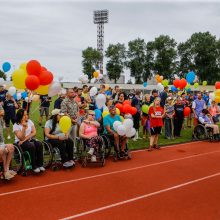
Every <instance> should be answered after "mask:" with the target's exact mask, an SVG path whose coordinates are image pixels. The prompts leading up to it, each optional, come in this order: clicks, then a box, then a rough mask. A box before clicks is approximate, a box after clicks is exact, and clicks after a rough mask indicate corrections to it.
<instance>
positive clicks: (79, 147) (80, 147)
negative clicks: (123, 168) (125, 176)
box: [75, 137, 106, 167]
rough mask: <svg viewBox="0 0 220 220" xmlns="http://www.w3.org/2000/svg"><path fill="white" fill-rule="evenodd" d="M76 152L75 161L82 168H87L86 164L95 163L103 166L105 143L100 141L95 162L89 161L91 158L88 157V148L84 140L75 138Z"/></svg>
mask: <svg viewBox="0 0 220 220" xmlns="http://www.w3.org/2000/svg"><path fill="white" fill-rule="evenodd" d="M75 147H76V152H75V156H76V157H77V160H78V161H79V162H80V163H81V164H82V167H87V165H88V163H93V164H94V163H96V164H100V165H101V166H102V167H104V166H105V158H106V157H105V148H106V146H105V142H104V140H103V139H102V144H101V147H100V148H99V151H98V152H96V159H97V161H96V162H92V161H91V157H90V156H89V155H88V151H89V149H90V147H89V146H88V145H87V144H86V141H85V139H83V138H80V137H77V138H76V146H75Z"/></svg>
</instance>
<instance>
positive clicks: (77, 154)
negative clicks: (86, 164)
mask: <svg viewBox="0 0 220 220" xmlns="http://www.w3.org/2000/svg"><path fill="white" fill-rule="evenodd" d="M73 152H74V156H73V157H74V160H75V161H77V160H78V161H81V160H82V154H83V143H82V140H81V138H79V137H77V138H76V141H75V146H74V151H73Z"/></svg>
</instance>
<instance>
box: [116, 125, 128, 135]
mask: <svg viewBox="0 0 220 220" xmlns="http://www.w3.org/2000/svg"><path fill="white" fill-rule="evenodd" d="M117 133H118V134H119V135H120V136H124V135H125V133H126V129H125V126H124V125H119V126H118V127H117Z"/></svg>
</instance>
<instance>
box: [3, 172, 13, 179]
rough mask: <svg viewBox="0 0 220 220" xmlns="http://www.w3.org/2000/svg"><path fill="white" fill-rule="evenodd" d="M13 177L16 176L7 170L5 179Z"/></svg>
mask: <svg viewBox="0 0 220 220" xmlns="http://www.w3.org/2000/svg"><path fill="white" fill-rule="evenodd" d="M13 177H14V176H13V175H11V174H10V172H9V171H7V172H5V173H4V179H6V180H10V179H12V178H13Z"/></svg>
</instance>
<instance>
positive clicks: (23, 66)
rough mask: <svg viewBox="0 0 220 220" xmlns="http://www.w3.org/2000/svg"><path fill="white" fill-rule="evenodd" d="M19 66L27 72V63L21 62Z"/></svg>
mask: <svg viewBox="0 0 220 220" xmlns="http://www.w3.org/2000/svg"><path fill="white" fill-rule="evenodd" d="M19 68H20V69H22V70H24V71H25V72H27V63H22V64H20V66H19Z"/></svg>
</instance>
